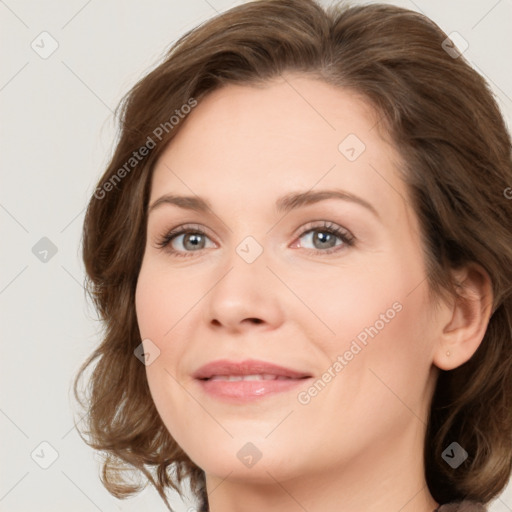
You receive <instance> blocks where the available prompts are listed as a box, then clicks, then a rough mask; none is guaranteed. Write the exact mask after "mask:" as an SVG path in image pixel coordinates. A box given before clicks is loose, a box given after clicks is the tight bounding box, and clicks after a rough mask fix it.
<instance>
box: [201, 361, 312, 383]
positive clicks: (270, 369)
mask: <svg viewBox="0 0 512 512" xmlns="http://www.w3.org/2000/svg"><path fill="white" fill-rule="evenodd" d="M261 374H270V375H276V376H278V377H279V376H282V377H290V378H292V379H303V378H306V377H311V375H310V374H308V373H305V372H301V371H297V370H292V369H291V368H285V367H284V366H279V365H277V364H274V363H268V362H266V361H259V360H255V359H246V360H244V361H229V360H228V359H218V360H216V361H212V362H210V363H207V364H205V365H204V366H201V367H200V368H199V369H198V370H196V371H195V372H194V373H193V375H192V376H193V377H194V378H195V379H203V380H204V379H210V378H211V377H214V376H220V375H228V376H229V375H261Z"/></svg>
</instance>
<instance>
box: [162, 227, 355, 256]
mask: <svg viewBox="0 0 512 512" xmlns="http://www.w3.org/2000/svg"><path fill="white" fill-rule="evenodd" d="M313 224H314V223H309V224H308V225H307V228H308V229H306V230H305V231H304V230H303V231H302V232H301V234H300V236H299V238H298V239H299V240H301V239H303V238H304V239H307V240H309V241H310V242H312V243H313V245H316V247H314V248H313V249H311V250H313V251H315V252H317V253H321V254H331V253H333V252H338V251H340V250H343V248H345V247H351V246H353V245H354V244H355V237H354V236H353V235H352V234H351V233H350V232H349V231H347V230H345V229H343V228H341V227H340V226H337V225H336V224H333V223H330V222H327V221H323V223H322V224H321V225H313ZM336 239H338V240H340V242H341V243H336ZM206 240H209V237H208V235H207V234H206V232H205V231H204V230H203V229H202V228H201V227H200V226H197V225H184V226H179V227H177V228H175V229H172V230H171V231H169V232H167V233H165V234H164V235H163V236H162V237H161V238H160V239H159V240H157V242H156V246H157V247H158V248H160V249H165V250H166V251H168V252H170V253H171V254H172V255H173V256H178V257H189V256H194V252H200V251H201V250H202V249H206V248H207V247H206V245H205V244H206ZM179 245H182V247H183V249H180V248H177V247H178V246H179ZM213 245H215V244H213ZM292 247H297V245H296V244H294V245H292ZM300 247H302V244H301V245H300Z"/></svg>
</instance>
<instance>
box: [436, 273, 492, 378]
mask: <svg viewBox="0 0 512 512" xmlns="http://www.w3.org/2000/svg"><path fill="white" fill-rule="evenodd" d="M452 273H453V274H454V275H455V278H456V281H457V283H459V286H458V288H459V290H460V294H461V296H462V298H460V299H455V298H454V299H453V300H452V301H451V303H450V304H449V305H446V306H443V314H442V315H441V318H443V321H442V322H441V323H440V332H439V335H438V344H437V346H436V348H435V352H434V359H433V363H434V364H435V365H436V366H437V367H438V368H441V369H442V370H453V369H454V368H457V367H458V366H461V365H462V364H464V363H465V362H466V361H468V360H469V359H470V358H471V357H472V355H473V354H474V353H475V352H476V350H477V349H478V347H479V346H480V343H481V342H482V339H483V337H484V335H485V332H486V330H487V325H488V324H489V319H490V317H491V311H492V302H493V292H492V282H491V278H490V277H489V274H488V273H487V272H486V271H485V269H484V268H483V267H481V266H480V265H478V264H477V263H470V264H468V265H467V266H466V267H464V268H463V269H457V270H454V271H453V272H452ZM448 354H449V355H448Z"/></svg>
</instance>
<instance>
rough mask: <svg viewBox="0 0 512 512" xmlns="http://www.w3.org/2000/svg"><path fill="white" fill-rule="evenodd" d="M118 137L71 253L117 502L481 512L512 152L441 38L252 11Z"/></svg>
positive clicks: (208, 30)
mask: <svg viewBox="0 0 512 512" xmlns="http://www.w3.org/2000/svg"><path fill="white" fill-rule="evenodd" d="M121 121H122V126H121V134H120V138H119V141H118V143H117V147H116V150H115V153H114V156H113V158H112V161H111V163H110V165H109V167H108V169H107V170H106V171H105V173H104V175H103V176H102V178H101V180H100V182H99V184H98V187H97V188H96V190H95V193H94V196H93V197H92V198H91V201H90V203H89V207H88V211H87V215H86V219H85V223H84V233H83V257H84V262H85V266H86V272H87V275H88V279H89V286H90V291H91V295H92V297H93V299H94V301H95V304H96V306H97V308H98V310H99V312H100V313H101V315H102V319H103V321H104V323H105V327H106V330H105V336H104V339H103V341H102V343H101V345H100V346H99V347H98V349H97V350H96V351H95V352H94V354H92V356H91V357H90V358H89V359H88V360H87V361H86V362H85V363H84V365H83V367H82V369H81V371H80V373H79V375H78V376H77V379H76V381H75V393H76V394H77V398H79V396H78V393H77V385H78V380H79V377H80V375H81V374H82V373H83V371H84V370H85V369H86V368H87V367H88V366H89V365H90V364H92V363H93V362H94V361H95V360H97V363H96V365H95V368H94V371H93V373H92V376H91V380H90V387H91V393H90V397H88V400H89V403H88V405H87V407H88V409H89V416H88V421H89V429H88V434H89V435H90V439H88V440H86V442H88V444H90V445H91V446H93V447H94V448H96V449H98V450H102V451H104V452H105V453H106V454H107V459H106V461H105V463H104V465H103V476H102V479H103V482H104V484H105V486H106V487H107V489H108V490H109V491H110V492H111V493H112V494H114V495H115V496H117V497H120V498H122V497H126V496H128V495H129V494H130V493H133V492H135V491H137V490H139V489H140V486H137V485H135V484H133V483H131V482H128V480H125V479H124V478H123V475H122V472H123V471H127V472H128V471H130V470H131V469H137V470H139V471H140V472H142V473H143V474H144V475H145V476H146V477H147V478H148V480H149V481H151V483H152V484H153V485H154V486H155V487H156V489H157V490H158V492H159V493H160V495H161V496H162V499H163V500H164V501H165V503H166V505H167V506H168V507H169V504H168V502H167V499H166V497H165V489H166V488H169V487H170V488H174V489H177V490H178V491H181V486H182V484H183V483H184V482H185V481H188V482H189V483H190V485H191V488H192V490H193V492H194V493H195V495H196V496H197V498H198V502H199V509H200V510H210V511H211V512H219V511H222V512H229V511H232V510H244V511H246V512H249V511H254V510H279V511H285V512H286V511H296V510H297V511H298V510H308V511H313V510H323V511H337V512H340V511H341V512H346V511H365V512H373V511H377V510H379V511H380V512H382V511H386V512H387V511H395V510H401V511H402V512H409V511H414V512H431V511H433V510H436V511H439V512H451V511H454V510H457V511H480V510H486V508H485V504H487V503H489V502H490V501H491V500H492V499H493V498H495V497H496V496H498V494H499V493H500V492H501V491H502V490H503V489H504V488H505V486H506V484H507V482H508V480H509V478H510V474H511V465H512V296H511V282H512V215H511V211H512V202H511V200H510V197H511V195H512V194H510V192H509V191H510V190H511V189H510V186H511V185H512V162H511V139H510V134H509V133H508V132H507V128H506V126H505V123H504V121H503V118H502V116H501V113H500V112H499V109H498V107H497V105H496V102H495V101H494V99H493V97H492V94H491V92H490V90H489V88H488V86H487V84H486V83H485V81H484V80H483V79H482V78H481V77H480V75H478V74H477V73H476V72H475V71H474V70H473V69H472V68H471V67H470V66H469V65H468V64H467V63H466V62H465V61H464V59H463V57H462V55H461V54H460V52H457V51H456V49H454V46H453V44H451V42H450V41H449V40H447V36H446V34H444V33H443V32H442V31H441V30H440V29H439V27H437V25H435V24H434V23H433V22H431V21H430V20H428V19H427V18H426V17H424V16H422V15H420V14H418V13H415V12H412V11H408V10H405V9H401V8H398V7H392V6H386V5H379V4H375V5H369V6H359V7H345V6H343V5H339V6H337V7H332V8H330V9H327V10H324V9H322V8H321V7H320V6H319V5H317V4H316V3H314V2H313V1H311V0H299V1H293V2H292V1H290V0H263V1H257V2H250V3H247V4H245V5H242V6H239V7H236V8H234V9H231V10H230V11H228V12H225V13H223V14H221V15H219V16H217V17H215V18H214V19H212V20H210V21H209V22H207V23H204V24H203V25H201V26H200V27H198V28H196V29H195V30H192V31H190V32H189V33H187V34H185V35H184V36H183V37H182V38H181V39H180V40H179V41H178V42H177V43H176V44H175V45H174V46H173V48H172V49H171V51H170V52H169V55H168V57H167V59H166V60H165V61H164V62H163V63H162V64H160V65H159V66H158V67H157V68H156V69H155V70H154V71H152V72H151V73H149V75H148V76H146V77H145V78H144V79H142V80H141V81H140V82H139V83H138V84H137V85H136V86H135V87H134V88H133V90H132V91H131V92H130V93H129V95H128V96H127V98H126V101H125V102H124V104H123V110H122V118H121ZM152 470H155V471H156V474H152ZM170 470H173V471H170ZM169 510H171V509H170V507H169Z"/></svg>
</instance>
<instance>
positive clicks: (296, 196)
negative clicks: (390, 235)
mask: <svg viewBox="0 0 512 512" xmlns="http://www.w3.org/2000/svg"><path fill="white" fill-rule="evenodd" d="M327 199H341V200H343V201H349V202H351V203H356V204H358V205H360V206H363V207H364V208H366V209H367V210H369V211H370V212H372V213H373V215H375V216H376V217H377V218H379V219H380V215H379V212H378V211H377V210H376V209H375V208H374V206H373V205H372V204H371V203H369V202H368V201H366V200H364V199H363V198H362V197H359V196H356V195H354V194H352V193H350V192H347V191H345V190H339V189H335V190H318V191H314V192H313V191H307V192H299V193H291V194H287V195H285V196H283V197H280V198H279V199H278V200H277V201H276V209H277V212H278V213H288V212H289V211H291V210H295V209H297V208H300V207H302V206H307V205H310V204H314V203H318V202H320V201H325V200H327ZM164 204H173V205H175V206H178V207H180V208H183V209H185V210H192V211H197V212H205V213H206V212H207V211H208V210H212V205H211V203H210V202H209V201H208V200H207V199H204V198H202V197H199V196H178V195H173V194H165V195H163V196H162V197H159V198H158V199H156V200H155V201H154V202H153V204H152V205H151V206H150V207H149V210H148V213H151V212H152V211H153V210H155V209H156V208H158V207H159V206H162V205H164Z"/></svg>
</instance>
